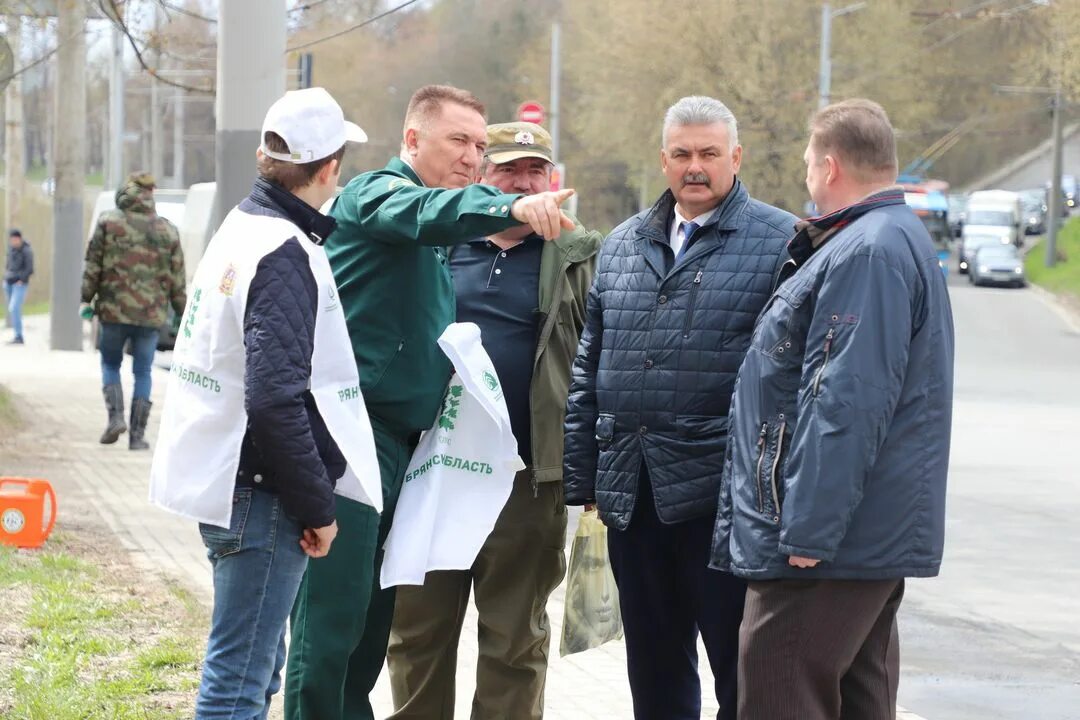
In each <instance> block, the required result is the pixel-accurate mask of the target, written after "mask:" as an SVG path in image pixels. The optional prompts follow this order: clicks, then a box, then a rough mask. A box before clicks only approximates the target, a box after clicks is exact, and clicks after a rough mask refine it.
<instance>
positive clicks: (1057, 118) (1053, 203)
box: [1045, 77, 1062, 268]
mask: <svg viewBox="0 0 1080 720" xmlns="http://www.w3.org/2000/svg"><path fill="white" fill-rule="evenodd" d="M1051 102H1053V104H1054V121H1053V125H1054V129H1053V138H1054V150H1053V153H1054V158H1053V163H1052V164H1053V168H1054V169H1053V173H1054V175H1053V177H1052V178H1051V179H1050V202H1049V203H1047V206H1048V210H1047V212H1049V214H1050V224H1049V225H1047V227H1046V258H1045V261H1046V267H1048V268H1051V267H1054V265H1055V264H1056V263H1057V235H1058V225H1060V224H1061V165H1062V162H1061V155H1062V141H1061V111H1062V100H1061V80H1060V77H1059V78H1058V81H1057V88H1056V89H1055V91H1054V99H1053V100H1052V101H1051Z"/></svg>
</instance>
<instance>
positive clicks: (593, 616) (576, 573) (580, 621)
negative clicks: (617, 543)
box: [559, 513, 622, 655]
mask: <svg viewBox="0 0 1080 720" xmlns="http://www.w3.org/2000/svg"><path fill="white" fill-rule="evenodd" d="M567 574H568V578H569V579H568V580H567V587H566V604H565V611H564V612H565V617H564V618H563V635H562V644H561V646H560V648H559V654H560V655H569V654H571V653H576V652H581V651H582V650H588V649H590V648H594V647H599V646H600V645H603V644H604V643H606V642H609V641H611V640H617V639H618V638H620V637H622V615H621V613H620V612H619V592H618V589H617V588H616V587H615V578H614V576H613V575H612V574H611V564H610V562H609V561H608V554H607V528H605V527H604V525H603V523H602V522H600V520H599V519H598V518H597V517H596V515H595V513H586V514H584V515H582V516H581V521H580V524H579V525H578V531H577V534H576V535H575V536H574V545H573V548H572V549H571V552H570V568H569V571H568V573H567Z"/></svg>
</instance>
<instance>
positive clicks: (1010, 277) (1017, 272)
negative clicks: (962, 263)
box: [968, 243, 1027, 287]
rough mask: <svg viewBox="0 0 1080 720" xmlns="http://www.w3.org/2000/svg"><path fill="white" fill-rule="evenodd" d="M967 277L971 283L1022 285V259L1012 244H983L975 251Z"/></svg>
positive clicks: (1024, 281) (1023, 280)
mask: <svg viewBox="0 0 1080 720" xmlns="http://www.w3.org/2000/svg"><path fill="white" fill-rule="evenodd" d="M968 279H969V280H970V281H971V283H972V284H973V285H1008V286H1009V287H1024V286H1025V285H1027V279H1026V278H1025V277H1024V259H1023V258H1022V257H1020V252H1019V250H1017V249H1016V248H1015V247H1014V246H1012V245H1002V244H1000V243H997V244H988V245H984V246H983V247H980V248H979V249H978V251H977V252H976V253H975V257H974V259H973V261H972V263H971V271H970V273H969V274H968Z"/></svg>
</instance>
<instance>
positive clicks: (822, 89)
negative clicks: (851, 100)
mask: <svg viewBox="0 0 1080 720" xmlns="http://www.w3.org/2000/svg"><path fill="white" fill-rule="evenodd" d="M831 46H832V8H830V7H829V3H822V5H821V58H820V59H819V61H818V109H819V110H820V109H821V108H823V107H825V106H826V105H828V104H829V93H830V92H831V91H832V87H831V86H832V55H831V53H832V47H831Z"/></svg>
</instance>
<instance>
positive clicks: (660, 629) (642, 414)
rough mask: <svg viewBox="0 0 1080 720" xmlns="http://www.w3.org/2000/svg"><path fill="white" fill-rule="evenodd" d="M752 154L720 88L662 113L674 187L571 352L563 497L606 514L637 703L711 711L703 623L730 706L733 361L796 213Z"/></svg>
mask: <svg viewBox="0 0 1080 720" xmlns="http://www.w3.org/2000/svg"><path fill="white" fill-rule="evenodd" d="M741 161H742V147H741V146H740V145H739V140H738V128H737V125H736V121H735V117H734V116H733V115H732V113H731V111H730V110H728V109H727V107H725V106H724V104H723V103H721V102H719V101H717V100H714V99H712V98H708V97H686V98H683V99H681V100H679V101H678V102H677V103H675V104H674V105H673V106H672V107H671V108H670V109H669V110H668V111H667V115H666V117H665V118H664V128H663V148H662V150H661V152H660V163H661V166H662V168H663V170H664V174H665V175H667V178H668V184H669V187H670V189H669V190H667V191H666V192H665V193H664V194H663V195H662V196H661V197H660V199H659V200H658V201H657V202H656V204H655V205H653V207H651V208H650V209H648V210H645V211H644V212H641V213H639V214H637V215H635V216H634V217H632V218H630V219H629V220H627V221H626V222H624V223H623V224H622V225H620V226H619V227H617V228H616V229H615V230H614V231H613V232H612V233H611V235H610V236H609V237H608V238H607V239H606V240H605V241H604V245H603V247H602V249H601V251H600V257H599V261H598V263H597V275H596V280H595V282H594V284H593V287H592V290H591V292H590V293H589V298H588V304H587V308H586V318H585V329H584V332H583V334H582V336H581V344H580V345H579V347H578V354H577V359H576V360H575V362H574V369H573V380H572V384H571V387H570V399H569V402H568V406H567V414H566V446H565V458H564V465H565V467H564V483H565V486H566V502H567V503H568V504H570V505H586V506H592V505H595V506H596V507H597V508H598V510H599V513H600V517H601V519H602V520H603V521H604V523H605V524H606V525H607V526H608V528H609V532H608V552H609V555H610V557H611V565H612V570H613V571H614V574H615V581H616V584H617V585H618V588H619V602H620V604H621V606H622V614H623V626H624V630H625V635H626V656H627V666H628V671H629V675H630V689H631V692H632V694H633V699H634V715H635V717H637V718H639V719H648V720H653V719H657V718H663V720H682V719H683V718H694V719H695V720H696V719H697V718H700V717H701V685H700V681H699V679H698V667H697V638H698V634H699V633H700V634H701V637H702V639H703V640H704V643H705V648H706V651H707V652H708V655H709V664H710V665H711V667H712V670H713V675H714V677H715V682H716V696H717V700H718V701H719V704H720V711H719V713H718V714H717V717H718V718H721V719H727V718H734V717H735V711H736V662H737V658H738V633H739V623H740V620H741V619H742V608H743V598H744V594H745V584H744V582H743V581H742V580H740V579H737V578H735V577H734V576H732V575H730V574H729V573H726V572H721V571H718V570H712V569H710V568H709V567H708V563H709V548H710V544H711V542H710V541H711V536H712V526H713V519H714V517H715V513H716V501H717V497H718V494H719V489H720V474H721V469H722V465H723V457H724V450H725V447H726V445H727V414H728V408H729V406H730V403H731V395H732V391H733V389H734V384H735V375H736V373H737V371H738V369H739V365H740V364H741V363H742V359H743V356H744V355H745V353H746V349H747V347H748V346H749V344H750V334H751V332H752V330H753V327H754V319H755V318H756V317H757V315H758V313H759V312H761V309H762V308H763V307H764V305H765V302H766V300H767V299H768V297H769V295H770V294H771V293H772V289H773V283H774V280H775V278H776V276H777V274H778V272H779V270H780V268H781V267H782V265H783V264H784V262H785V261H786V260H787V258H788V255H787V252H786V250H785V245H786V242H787V239H788V238H789V237H790V236H791V233H792V230H793V228H794V224H795V220H796V219H795V217H794V216H793V215H790V214H789V213H786V212H784V211H783V210H778V209H777V208H774V207H771V206H769V205H766V204H764V203H762V202H758V201H757V200H754V199H752V198H751V197H750V195H749V193H748V192H747V190H746V187H745V186H744V185H743V184H742V183H741V182H739V179H738V177H737V173H738V171H739V165H740V163H741Z"/></svg>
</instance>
